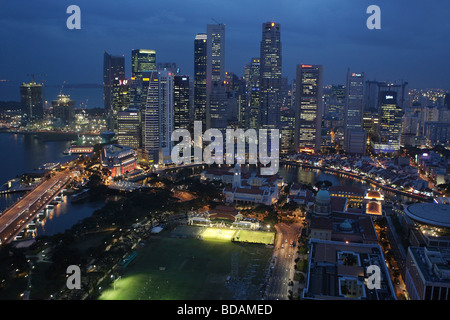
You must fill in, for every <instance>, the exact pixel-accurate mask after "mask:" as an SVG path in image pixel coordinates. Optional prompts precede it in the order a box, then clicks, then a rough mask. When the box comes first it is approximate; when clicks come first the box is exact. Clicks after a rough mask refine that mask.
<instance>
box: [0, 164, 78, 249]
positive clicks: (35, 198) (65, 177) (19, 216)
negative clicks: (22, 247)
mask: <svg viewBox="0 0 450 320" xmlns="http://www.w3.org/2000/svg"><path fill="white" fill-rule="evenodd" d="M70 179H71V174H70V171H69V170H65V171H62V172H58V173H56V174H55V175H54V176H53V177H51V178H50V179H48V180H45V181H44V182H42V183H41V184H39V185H38V186H37V187H36V188H34V189H33V190H31V191H30V192H28V193H27V194H26V195H25V196H24V197H23V198H21V199H19V200H18V201H17V202H16V203H15V204H14V205H13V206H11V207H10V208H8V209H7V210H5V212H3V214H2V215H1V216H0V244H2V243H9V242H11V241H13V240H14V237H15V236H16V235H17V234H19V233H20V231H22V230H23V229H24V228H25V227H26V226H27V225H28V224H29V223H30V222H31V221H32V220H33V219H34V218H35V217H36V215H37V214H38V213H39V212H40V211H41V210H43V209H44V208H45V206H46V205H47V204H49V203H50V202H51V201H52V200H53V198H54V197H55V196H56V195H58V194H59V193H60V191H61V190H62V189H63V188H64V187H65V186H66V184H67V183H68V182H69V181H70Z"/></svg>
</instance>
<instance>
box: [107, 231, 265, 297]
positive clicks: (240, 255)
mask: <svg viewBox="0 0 450 320" xmlns="http://www.w3.org/2000/svg"><path fill="white" fill-rule="evenodd" d="M225 230H226V229H225ZM222 231H224V230H222ZM226 231H228V230H226ZM210 232H213V231H210ZM235 232H236V231H235V230H234V233H235ZM213 234H214V232H213ZM221 235H223V236H224V237H225V238H227V239H229V237H230V236H231V235H230V234H228V233H225V234H224V233H222V234H221ZM212 236H213V238H214V237H215V236H214V235H212ZM271 256H272V250H271V249H269V248H266V247H265V246H257V245H252V244H242V243H234V242H231V241H230V240H224V241H207V240H205V241H202V240H198V239H195V238H186V239H180V238H170V237H164V236H162V237H161V238H159V239H151V240H149V241H148V242H147V244H146V245H145V246H144V247H142V248H140V249H138V256H137V257H136V259H135V260H134V261H133V262H131V264H130V265H129V266H128V268H127V269H126V270H125V273H124V274H123V275H122V277H121V278H120V279H119V280H117V281H116V283H115V289H114V287H113V285H110V287H109V288H107V289H105V290H104V291H103V292H102V295H101V296H100V299H101V300H147V299H151V300H210V299H212V300H218V299H259V298H260V297H261V294H260V291H259V290H260V285H261V280H262V279H264V275H265V270H266V268H267V267H268V263H269V261H270V258H271ZM232 273H234V274H236V275H238V277H237V280H236V281H231V282H229V283H227V281H226V280H227V277H228V276H229V275H230V274H232Z"/></svg>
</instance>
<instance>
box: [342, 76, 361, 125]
mask: <svg viewBox="0 0 450 320" xmlns="http://www.w3.org/2000/svg"><path fill="white" fill-rule="evenodd" d="M345 88H346V96H345V112H344V119H345V129H346V130H349V129H358V130H361V129H362V119H363V113H364V73H355V72H353V73H351V72H350V70H349V71H347V83H346V86H345Z"/></svg>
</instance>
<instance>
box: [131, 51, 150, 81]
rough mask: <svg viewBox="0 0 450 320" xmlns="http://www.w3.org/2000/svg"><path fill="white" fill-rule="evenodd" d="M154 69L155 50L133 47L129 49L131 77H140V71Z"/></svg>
mask: <svg viewBox="0 0 450 320" xmlns="http://www.w3.org/2000/svg"><path fill="white" fill-rule="evenodd" d="M155 69H156V51H155V50H148V49H133V50H132V51H131V77H132V78H142V73H143V72H145V71H152V70H155Z"/></svg>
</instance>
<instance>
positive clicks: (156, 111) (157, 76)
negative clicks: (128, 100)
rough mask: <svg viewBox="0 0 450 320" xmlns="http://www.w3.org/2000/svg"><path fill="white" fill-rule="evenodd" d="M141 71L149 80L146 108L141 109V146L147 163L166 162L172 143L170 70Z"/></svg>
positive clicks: (171, 81)
mask: <svg viewBox="0 0 450 320" xmlns="http://www.w3.org/2000/svg"><path fill="white" fill-rule="evenodd" d="M143 75H144V77H143V81H148V82H149V84H148V93H147V99H146V104H145V108H144V109H143V110H142V111H141V114H142V120H141V123H142V147H143V149H144V150H145V152H146V153H147V154H148V160H149V162H150V163H153V164H158V163H167V162H170V153H171V151H172V145H173V143H172V141H171V135H172V132H173V130H174V127H173V125H174V121H173V120H174V118H173V117H174V110H173V74H172V73H171V72H169V71H167V70H161V71H156V70H154V71H150V72H148V73H147V72H144V74H143ZM146 75H148V77H146Z"/></svg>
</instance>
